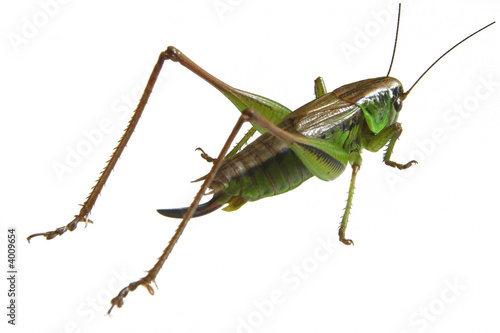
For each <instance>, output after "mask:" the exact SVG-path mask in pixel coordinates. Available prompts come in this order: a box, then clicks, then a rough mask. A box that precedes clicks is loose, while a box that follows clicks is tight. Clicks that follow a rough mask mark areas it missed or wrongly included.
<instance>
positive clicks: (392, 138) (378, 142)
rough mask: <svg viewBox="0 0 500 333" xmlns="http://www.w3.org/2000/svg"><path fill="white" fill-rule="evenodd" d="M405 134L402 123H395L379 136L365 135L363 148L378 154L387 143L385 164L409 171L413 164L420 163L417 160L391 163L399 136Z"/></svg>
mask: <svg viewBox="0 0 500 333" xmlns="http://www.w3.org/2000/svg"><path fill="white" fill-rule="evenodd" d="M401 133H403V127H401V124H400V123H394V124H392V125H390V126H389V127H386V128H384V129H383V130H382V131H380V132H379V133H377V134H375V135H374V134H368V135H367V134H365V135H363V137H362V139H361V144H362V146H363V148H365V149H367V150H369V151H372V152H377V151H379V150H380V149H382V148H383V147H384V146H385V145H386V144H387V143H389V145H388V146H387V150H386V152H385V155H384V163H385V164H387V165H388V166H391V167H393V168H398V169H399V170H402V169H407V168H409V167H410V166H412V165H413V164H417V163H418V162H417V161H415V160H411V161H410V162H408V163H406V164H401V163H397V162H394V161H391V155H392V151H393V150H394V145H395V144H396V140H397V139H399V136H400V135H401Z"/></svg>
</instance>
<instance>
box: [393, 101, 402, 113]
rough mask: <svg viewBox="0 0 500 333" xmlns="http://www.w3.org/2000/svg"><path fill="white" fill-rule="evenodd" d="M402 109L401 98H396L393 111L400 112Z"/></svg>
mask: <svg viewBox="0 0 500 333" xmlns="http://www.w3.org/2000/svg"><path fill="white" fill-rule="evenodd" d="M402 108H403V101H402V100H401V98H398V99H396V100H395V101H394V110H396V112H399V111H401V109H402Z"/></svg>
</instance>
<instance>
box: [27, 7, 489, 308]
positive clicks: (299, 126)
mask: <svg viewBox="0 0 500 333" xmlns="http://www.w3.org/2000/svg"><path fill="white" fill-rule="evenodd" d="M400 11H401V10H400ZM399 17H400V12H399V14H398V24H397V27H398V28H397V31H396V38H395V41H396V42H395V44H394V49H393V55H392V59H391V65H390V67H389V71H388V73H387V75H386V76H383V77H378V78H372V79H366V80H362V81H358V82H354V83H349V84H346V85H344V86H341V87H340V88H337V89H335V90H333V91H332V92H329V93H328V92H327V89H326V86H325V84H324V82H323V79H322V78H321V77H318V78H317V79H316V80H315V83H314V90H315V95H316V99H314V100H313V101H311V102H309V103H307V104H305V105H303V106H302V107H300V108H298V109H297V110H295V111H293V112H292V111H291V110H290V109H288V108H287V107H285V106H283V105H281V104H280V103H277V102H275V101H273V100H270V99H268V98H266V97H262V96H259V95H256V94H253V93H249V92H246V91H242V90H239V89H236V88H233V87H231V86H229V85H228V84H226V83H224V82H222V81H221V80H219V79H217V78H216V77H214V76H212V75H211V74H209V73H208V72H206V71H205V70H204V69H202V68H201V67H199V66H198V65H197V64H195V63H194V62H193V61H191V60H190V59H189V58H188V57H187V56H186V55H184V54H183V53H182V52H181V51H179V50H178V49H176V48H175V47H172V46H169V47H168V48H167V49H166V51H164V52H162V53H161V54H160V56H159V59H158V61H157V63H156V65H155V67H154V69H153V71H152V73H151V76H150V78H149V81H148V83H147V85H146V88H145V90H144V93H143V95H142V97H141V100H140V102H139V105H138V106H137V109H136V110H135V112H134V114H133V116H132V119H131V120H130V122H129V125H128V127H127V129H126V130H125V133H124V135H123V136H122V138H121V139H120V141H119V144H118V146H117V147H116V148H115V150H114V153H113V155H112V156H111V159H110V160H109V161H108V163H107V165H106V167H105V169H104V171H103V172H102V174H101V176H100V177H99V179H98V180H97V183H96V185H95V186H94V187H93V188H92V191H91V193H90V194H89V196H88V198H87V200H86V201H85V203H84V204H83V205H82V208H81V210H80V212H79V213H78V215H76V216H75V218H74V219H73V220H72V221H71V222H70V223H68V224H67V225H66V226H63V227H60V228H58V229H55V230H53V231H48V232H45V233H38V234H33V235H31V236H29V237H28V241H30V240H31V239H32V238H33V237H36V236H44V237H45V238H46V239H53V238H54V237H56V236H58V235H62V234H64V233H65V232H66V231H68V230H69V231H73V230H75V229H76V227H77V224H78V223H79V222H84V223H85V224H87V223H92V221H90V220H89V215H90V212H91V210H92V207H93V206H94V204H95V202H96V200H97V197H98V195H99V193H100V192H101V190H102V188H103V186H104V184H105V182H106V180H107V179H108V177H109V175H110V173H111V171H112V170H113V168H114V166H115V164H116V162H117V161H118V158H119V157H120V155H121V153H122V152H123V150H124V148H125V146H126V144H127V142H128V140H129V139H130V137H131V135H132V133H133V132H134V129H135V127H136V125H137V123H138V121H139V118H140V117H141V115H142V112H143V110H144V108H145V106H146V103H147V101H148V99H149V96H150V95H151V92H152V89H153V87H154V85H155V82H156V80H157V78H158V75H159V73H160V71H161V68H162V66H163V64H164V63H165V61H167V60H171V61H173V62H178V63H180V64H181V65H182V66H184V67H186V68H187V69H189V70H190V71H192V72H193V73H195V74H196V75H198V76H199V77H201V78H202V79H204V80H205V81H207V82H208V83H210V84H211V85H212V86H214V87H215V88H216V89H217V90H219V91H220V92H221V93H222V94H223V95H224V96H226V97H227V98H228V99H229V100H230V101H231V102H232V103H233V104H234V105H235V106H236V108H238V110H239V111H240V112H241V116H240V117H239V119H238V121H237V123H236V125H235V126H234V128H233V130H232V132H231V134H230V135H229V137H228V139H227V141H226V143H225V144H224V146H223V148H222V150H221V152H220V154H219V156H218V157H217V158H215V159H214V158H211V157H210V156H208V155H207V154H206V153H205V152H204V151H203V150H201V149H200V148H199V149H200V150H201V152H202V157H203V158H204V159H206V160H207V161H209V162H212V163H213V166H212V169H211V170H210V172H209V173H208V174H207V175H206V176H204V177H201V178H199V179H198V180H197V181H203V184H202V186H201V188H200V190H199V191H198V193H197V194H196V196H195V198H194V200H193V202H192V203H191V205H190V206H189V207H188V208H178V209H161V210H158V212H159V213H160V214H162V215H165V216H168V217H173V218H182V222H181V223H180V224H179V226H178V228H177V230H176V232H175V234H174V236H173V237H172V238H171V240H170V242H169V244H168V246H167V247H166V248H165V250H164V252H163V254H162V255H161V256H160V258H159V259H158V261H157V263H156V264H155V265H154V267H153V268H152V269H151V270H149V271H148V273H147V275H146V276H144V277H143V278H141V279H139V280H138V281H135V282H132V283H130V284H129V285H128V286H127V287H125V288H123V289H122V290H121V291H120V292H119V294H118V295H117V296H116V297H115V298H113V299H112V301H111V304H112V306H111V308H110V309H109V311H108V314H109V313H110V312H111V310H112V309H113V307H114V306H117V307H121V306H122V305H123V303H124V298H125V297H126V296H127V295H128V293H129V292H130V291H134V290H135V289H136V288H137V287H138V286H140V285H142V286H144V287H146V288H147V289H148V291H149V292H150V293H151V294H154V289H153V287H152V286H151V284H152V283H153V282H154V283H155V279H156V276H157V275H158V273H159V271H160V270H161V268H162V266H163V264H164V263H165V261H166V260H167V258H168V256H169V254H170V253H171V251H172V249H173V248H174V246H175V244H176V243H177V241H178V240H179V238H180V236H181V234H182V232H183V231H184V229H185V227H186V225H187V223H188V222H189V220H190V219H191V218H192V217H198V216H202V215H205V214H208V213H211V212H213V211H215V210H217V209H219V208H221V207H222V206H225V207H224V208H222V209H223V210H225V211H234V210H236V209H238V208H240V207H241V206H243V205H244V204H245V203H247V202H249V201H256V200H259V199H262V198H266V197H270V196H274V195H278V194H282V193H285V192H288V191H290V190H293V189H295V188H296V187H298V186H299V185H300V184H302V183H303V182H305V181H306V180H307V179H309V178H311V177H313V176H315V177H317V178H319V179H321V180H324V181H330V180H333V179H335V178H337V177H338V176H340V175H341V174H342V173H343V172H344V170H345V169H346V167H347V165H348V164H350V165H351V167H352V176H351V182H350V186H349V192H348V198H347V204H346V208H345V212H344V215H343V218H342V221H341V224H340V228H339V240H340V241H341V242H342V243H344V244H346V245H351V244H353V241H352V240H350V239H348V238H346V228H347V224H348V217H349V213H350V210H351V206H352V200H353V195H354V186H355V182H356V175H357V173H358V172H359V170H360V167H361V163H362V158H361V152H362V150H363V149H365V150H368V151H371V152H377V151H379V150H380V149H381V148H383V147H385V146H387V150H386V152H385V154H384V163H385V164H387V165H388V166H390V167H395V168H398V169H406V168H409V167H410V166H412V165H413V164H416V163H417V162H416V161H414V160H412V161H409V162H407V163H404V164H402V163H398V162H395V161H393V160H391V155H392V152H393V150H394V146H395V144H396V141H397V139H398V138H399V137H400V135H401V133H402V126H401V124H400V123H398V122H397V119H398V115H399V112H400V111H401V109H402V103H403V100H405V99H406V98H407V97H408V95H409V93H410V91H411V90H412V89H413V88H414V87H415V85H416V84H417V83H418V82H419V81H420V79H421V78H422V77H423V76H424V75H425V74H426V73H427V72H428V71H429V70H430V68H432V66H434V64H436V63H437V62H438V61H439V60H440V59H441V58H443V57H444V56H445V55H446V54H447V53H448V52H450V51H451V50H452V49H454V48H455V47H457V46H458V45H460V44H461V43H462V42H464V41H465V40H466V39H468V38H470V37H472V36H473V35H475V34H476V33H478V32H480V31H481V30H483V29H485V28H487V27H489V26H490V25H492V24H493V23H495V22H493V23H491V24H489V25H487V26H485V27H483V28H482V29H479V30H478V31H476V32H474V33H473V34H471V35H469V36H468V37H466V38H464V39H463V40H462V41H460V42H459V43H457V44H455V45H454V46H453V47H452V48H450V49H449V50H448V51H447V52H446V53H444V54H443V55H442V56H441V57H439V58H438V59H437V60H436V61H435V62H434V63H433V64H432V65H431V66H429V68H428V69H427V70H426V71H425V72H424V73H423V74H422V75H421V76H420V77H419V78H418V79H417V81H416V82H415V83H414V84H413V85H412V86H411V88H410V89H409V90H408V91H406V92H405V91H404V90H403V86H402V84H401V82H400V81H398V80H397V79H395V78H393V77H390V76H389V74H390V71H391V67H392V63H393V60H394V54H395V51H396V44H397V36H398V31H399ZM245 122H250V123H251V124H252V126H253V127H252V129H251V130H250V131H249V132H248V133H247V134H246V135H245V136H244V137H243V139H242V140H241V141H240V142H239V143H238V144H237V145H236V146H235V147H234V148H233V149H232V150H230V146H231V144H232V142H233V140H234V138H235V137H236V135H237V134H238V132H239V131H240V129H241V127H242V125H243V124H244V123H245ZM256 132H259V133H260V134H261V136H259V137H258V138H257V139H255V140H254V141H253V142H251V143H249V144H247V143H248V141H249V140H250V138H251V137H252V136H253V135H254V134H255V133H256ZM245 144H247V145H246V146H245ZM207 191H208V192H207ZM207 194H211V195H212V198H211V199H210V200H209V201H208V202H206V203H203V204H200V201H201V199H202V197H203V196H204V195H207Z"/></svg>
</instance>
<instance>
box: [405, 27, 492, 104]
mask: <svg viewBox="0 0 500 333" xmlns="http://www.w3.org/2000/svg"><path fill="white" fill-rule="evenodd" d="M494 23H495V21H493V22H491V23H490V24H488V25H486V26H484V27H482V28H481V29H479V30H478V31H476V32H474V33H472V34H470V35H469V36H467V37H465V38H464V39H462V40H461V41H460V42H458V43H456V44H455V45H454V46H453V47H452V48H451V49H449V50H448V51H446V52H445V53H443V55H442V56H440V57H439V58H438V59H437V60H436V61H434V62H433V63H432V65H430V66H429V68H427V69H426V70H425V72H424V73H423V74H422V75H420V77H419V78H418V80H417V81H415V83H414V84H413V85H412V86H411V88H410V89H409V90H408V91H407V92H405V93H403V94H402V98H403V99H405V98H406V96H408V94H409V93H410V91H411V90H412V89H413V87H415V85H416V84H417V83H418V81H420V79H421V78H422V77H423V76H424V75H425V74H426V73H427V72H428V71H429V70H430V69H431V68H432V66H434V65H435V64H436V63H437V62H438V61H439V60H441V59H442V58H443V57H444V56H445V55H447V54H448V53H449V52H450V51H451V50H453V49H454V48H455V47H457V46H458V45H460V44H462V43H463V42H465V41H466V40H467V39H469V38H471V37H472V36H474V35H475V34H477V33H479V32H480V31H482V30H484V29H486V28H488V27H489V26H490V25H492V24H494Z"/></svg>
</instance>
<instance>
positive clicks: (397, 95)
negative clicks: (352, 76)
mask: <svg viewBox="0 0 500 333" xmlns="http://www.w3.org/2000/svg"><path fill="white" fill-rule="evenodd" d="M335 94H336V95H337V97H339V98H340V99H342V100H344V101H347V102H349V103H353V104H356V105H358V106H359V107H360V108H361V110H362V111H363V115H364V118H365V120H366V124H367V125H368V128H369V129H370V130H371V131H372V132H373V133H378V132H380V131H381V130H382V129H384V128H385V127H386V126H388V125H392V124H394V123H395V122H396V120H397V118H398V113H399V111H401V109H402V107H403V99H404V97H405V95H404V93H403V85H402V84H401V82H399V80H397V79H395V78H392V77H387V76H384V77H378V78H374V79H367V80H362V81H358V82H354V83H350V84H347V85H345V86H342V87H340V88H338V89H336V90H335Z"/></svg>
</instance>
